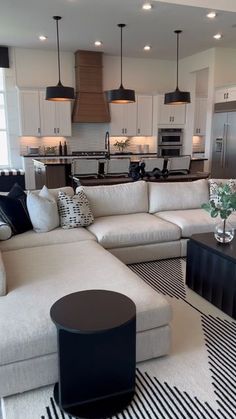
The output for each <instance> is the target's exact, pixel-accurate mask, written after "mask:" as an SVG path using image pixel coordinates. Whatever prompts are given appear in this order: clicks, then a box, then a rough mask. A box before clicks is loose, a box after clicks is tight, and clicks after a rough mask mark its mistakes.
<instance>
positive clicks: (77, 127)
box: [20, 124, 157, 155]
mask: <svg viewBox="0 0 236 419" xmlns="http://www.w3.org/2000/svg"><path fill="white" fill-rule="evenodd" d="M108 130H109V125H108V124H73V125H72V137H66V138H65V137H20V152H21V155H25V154H28V147H40V148H41V154H44V147H54V146H57V147H58V146H59V142H60V141H61V143H62V144H63V143H64V141H66V142H67V149H68V154H69V153H71V152H72V151H103V150H105V133H106V131H108ZM126 138H127V137H111V138H110V145H111V152H112V153H114V152H117V151H118V148H117V147H114V143H115V142H116V140H118V141H121V140H123V139H126ZM129 140H130V142H129V146H128V147H127V148H126V149H125V150H124V151H127V152H128V151H130V152H132V153H137V152H140V153H144V152H150V153H155V152H156V150H157V148H156V143H157V141H156V137H129Z"/></svg>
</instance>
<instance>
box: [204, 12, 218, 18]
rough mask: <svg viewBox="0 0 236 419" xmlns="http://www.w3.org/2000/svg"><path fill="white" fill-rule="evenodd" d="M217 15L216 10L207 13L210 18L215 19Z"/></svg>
mask: <svg viewBox="0 0 236 419" xmlns="http://www.w3.org/2000/svg"><path fill="white" fill-rule="evenodd" d="M216 16H217V15H216V12H209V13H207V15H206V17H208V19H215V17H216Z"/></svg>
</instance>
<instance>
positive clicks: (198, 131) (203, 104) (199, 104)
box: [194, 97, 207, 136]
mask: <svg viewBox="0 0 236 419" xmlns="http://www.w3.org/2000/svg"><path fill="white" fill-rule="evenodd" d="M206 117H207V98H200V97H198V98H196V101H195V113H194V135H199V136H200V135H206Z"/></svg>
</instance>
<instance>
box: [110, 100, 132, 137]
mask: <svg viewBox="0 0 236 419" xmlns="http://www.w3.org/2000/svg"><path fill="white" fill-rule="evenodd" d="M110 113H111V123H110V135H111V136H113V137H114V136H135V135H136V133H137V103H136V102H135V103H129V104H126V105H119V104H112V103H111V104H110Z"/></svg>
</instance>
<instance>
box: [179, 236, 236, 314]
mask: <svg viewBox="0 0 236 419" xmlns="http://www.w3.org/2000/svg"><path fill="white" fill-rule="evenodd" d="M186 284H187V285H188V287H189V288H191V289H192V290H193V291H195V292H197V293H198V294H200V295H201V296H202V297H204V298H205V299H206V300H208V301H210V302H211V303H212V304H214V305H215V306H216V307H218V308H220V309H221V310H222V311H224V312H225V313H227V314H229V315H230V316H231V317H233V318H234V319H236V238H234V239H233V241H232V242H231V243H229V244H220V243H218V242H217V241H216V239H215V237H214V234H213V233H205V234H195V235H193V236H192V237H191V239H190V240H189V242H188V247H187V270H186Z"/></svg>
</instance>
